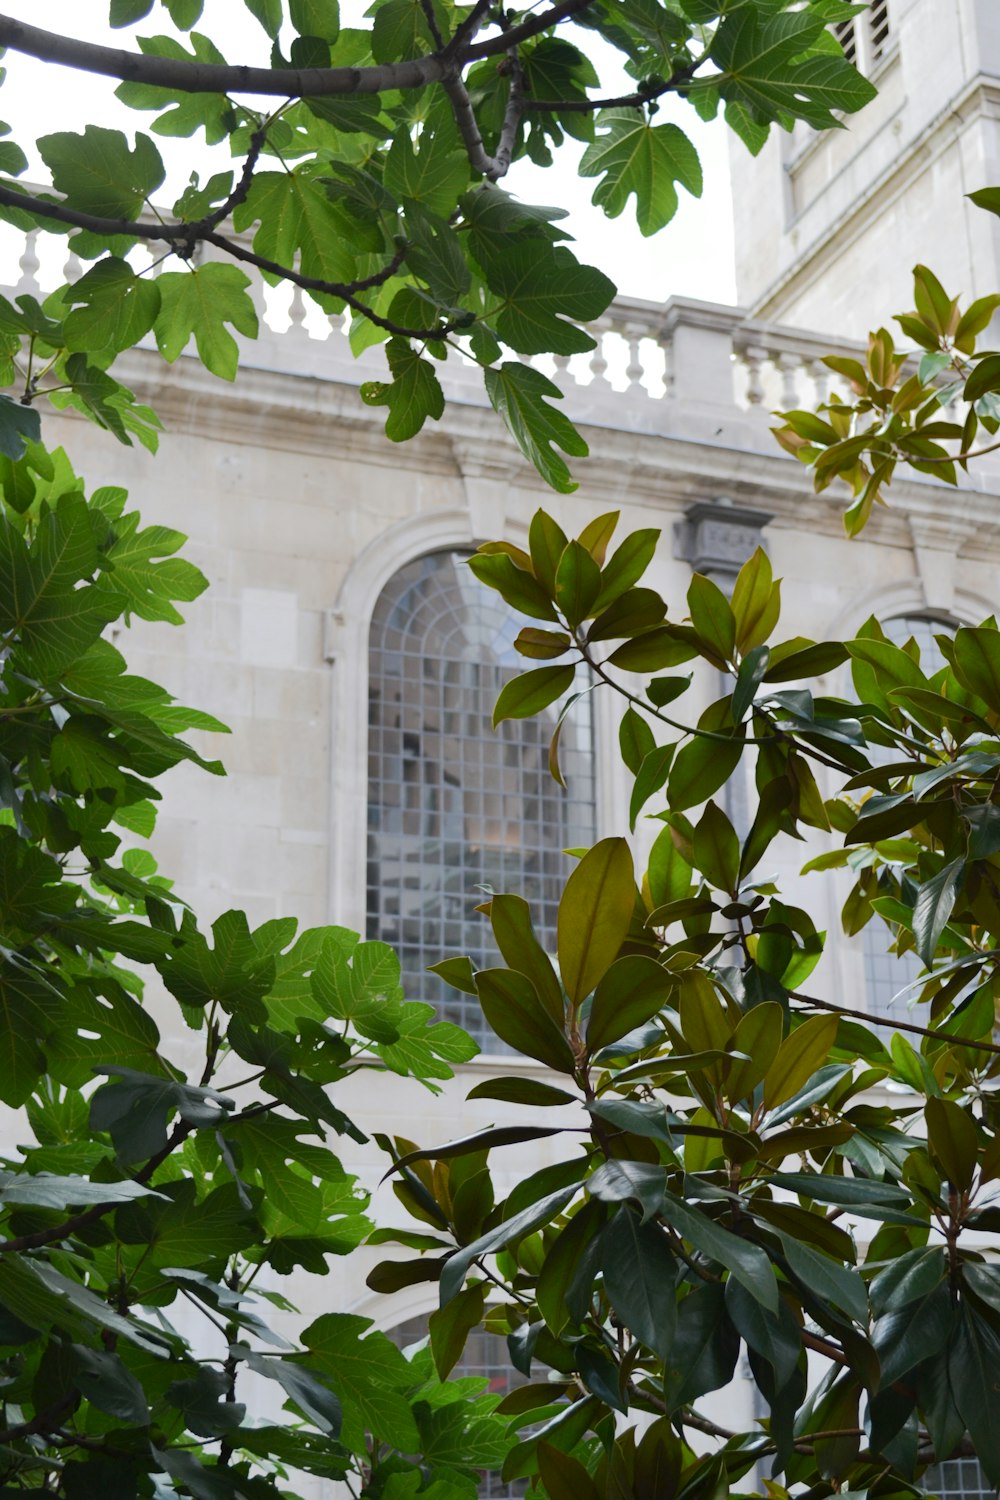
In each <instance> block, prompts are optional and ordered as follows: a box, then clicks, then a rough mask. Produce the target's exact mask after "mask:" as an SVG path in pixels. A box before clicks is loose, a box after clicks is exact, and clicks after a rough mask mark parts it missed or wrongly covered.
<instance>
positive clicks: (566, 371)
mask: <svg viewBox="0 0 1000 1500" xmlns="http://www.w3.org/2000/svg"><path fill="white" fill-rule="evenodd" d="M553 361H554V363H555V367H556V369H555V375H556V385H557V386H559V388H560V390H561V389H562V388H563V387H564V386H565V385H566V384H567V382H568V381H570V380H575V379H576V376H575V375H574V374H573V372H572V370H571V369H570V367H569V355H568V354H555V355H553Z"/></svg>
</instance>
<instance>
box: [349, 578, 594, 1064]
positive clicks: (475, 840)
mask: <svg viewBox="0 0 1000 1500" xmlns="http://www.w3.org/2000/svg"><path fill="white" fill-rule="evenodd" d="M528 623H530V622H528V621H527V620H525V619H524V618H522V617H521V616H519V615H518V614H517V613H516V612H515V611H514V610H512V609H510V608H509V607H508V606H507V605H506V604H504V602H503V601H502V600H501V599H500V598H499V597H498V595H496V594H494V593H492V592H491V591H489V590H487V589H486V588H484V587H483V586H482V585H481V584H480V583H478V582H477V580H476V579H475V577H474V576H473V574H472V573H471V571H470V570H469V568H468V567H467V566H466V563H465V555H464V554H461V553H458V552H434V553H431V554H429V555H428V556H425V557H420V558H417V559H415V560H414V561H413V562H411V563H408V564H407V565H406V566H405V567H404V568H402V569H400V571H399V572H398V573H397V574H395V576H394V577H393V578H392V579H391V580H390V582H389V583H388V585H387V586H386V588H385V589H384V590H383V592H382V595H381V597H380V598H379V601H378V604H377V606H376V609H375V614H374V617H373V619H372V626H371V635H370V644H369V698H368V725H369V741H368V875H367V886H368V890H367V903H368V936H369V937H370V938H379V939H381V940H382V941H383V942H386V943H389V944H390V945H391V946H392V947H393V948H395V950H396V952H397V953H398V954H399V957H400V960H401V963H402V966H403V983H404V986H405V988H406V993H407V996H408V997H409V998H410V999H420V1000H427V1001H430V1002H431V1003H432V1004H434V1005H435V1006H436V1007H437V1009H438V1012H439V1014H440V1015H441V1016H442V1018H443V1019H445V1020H449V1021H455V1022H457V1023H458V1024H459V1025H461V1026H464V1027H465V1028H466V1030H468V1031H471V1032H472V1033H473V1035H477V1036H479V1037H481V1038H483V1037H487V1036H488V1037H490V1039H491V1046H492V1047H493V1049H494V1050H499V1044H497V1043H496V1042H495V1041H494V1040H493V1039H492V1033H489V1032H488V1031H487V1030H486V1028H485V1025H484V1022H483V1018H482V1015H481V1012H480V1010H479V1007H478V1004H477V1003H476V1001H475V999H473V998H472V997H466V996H464V995H460V994H458V993H457V992H456V991H454V990H452V989H449V988H448V987H447V986H446V985H444V984H443V983H442V981H441V980H439V979H438V977H437V976H436V975H434V974H429V973H428V972H427V969H428V965H430V964H434V963H437V962H438V961H439V960H441V959H443V958H446V957H451V956H454V955H456V954H463V953H468V954H469V955H470V956H471V957H472V961H473V963H474V964H475V966H476V967H477V968H482V967H489V966H492V965H494V964H496V963H498V962H499V959H498V955H497V953H496V949H495V948H494V946H493V942H492V936H491V932H490V927H489V923H488V921H487V920H486V919H485V918H484V917H483V916H482V915H481V914H480V913H478V912H477V911H476V906H477V905H478V904H479V903H480V902H481V901H482V900H483V887H486V888H488V889H490V888H491V889H493V890H496V891H506V892H512V893H514V894H516V895H519V896H523V897H524V899H525V900H526V901H528V902H530V904H531V907H532V911H533V913H534V918H535V923H536V928H537V930H538V933H539V938H540V940H541V942H542V944H543V945H544V946H545V947H546V948H547V949H548V951H550V952H554V951H555V927H556V912H557V908H558V901H559V895H560V892H561V890H562V886H563V883H564V881H565V879H566V876H567V874H568V873H569V870H570V867H571V866H570V862H569V861H568V860H567V858H566V856H565V855H564V853H563V852H562V851H563V850H564V849H568V848H576V847H580V846H588V845H590V844H592V843H593V842H594V840H595V837H596V833H595V821H596V818H595V788H594V757H593V732H592V727H591V720H590V715H589V703H590V699H589V697H584V698H582V699H581V700H580V701H579V702H578V703H577V704H576V705H575V707H574V709H573V712H572V713H571V715H570V716H569V718H568V719H567V720H566V723H565V726H564V729H563V734H562V742H561V748H560V763H561V766H562V770H563V774H564V777H565V780H566V782H567V786H568V790H563V789H562V788H561V787H560V786H558V784H557V783H556V782H555V781H554V780H553V778H552V776H551V774H550V772H549V769H548V746H549V740H550V739H551V736H552V732H553V729H554V728H555V723H556V718H557V713H558V707H557V706H555V705H554V706H553V707H552V708H550V709H548V710H546V711H545V712H544V713H541V714H539V715H537V716H536V717H534V718H530V719H515V720H509V721H507V722H505V723H503V724H501V725H500V726H499V729H498V730H497V731H494V730H493V728H492V715H493V705H494V703H495V702H496V698H497V695H498V694H499V692H500V689H501V688H502V687H503V685H504V683H506V682H508V681H509V680H510V678H511V677H513V676H515V675H516V674H517V673H519V672H521V671H523V670H524V667H525V662H524V659H523V658H522V657H520V656H518V654H517V653H516V652H515V650H514V646H513V642H514V638H515V637H516V635H517V633H518V631H519V630H520V629H521V628H522V626H523V625H525V624H528Z"/></svg>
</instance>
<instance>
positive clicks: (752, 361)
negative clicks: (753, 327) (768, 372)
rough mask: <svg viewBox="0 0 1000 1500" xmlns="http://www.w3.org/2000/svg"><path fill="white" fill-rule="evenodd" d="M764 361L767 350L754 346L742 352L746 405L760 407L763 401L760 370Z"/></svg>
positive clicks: (762, 384)
mask: <svg viewBox="0 0 1000 1500" xmlns="http://www.w3.org/2000/svg"><path fill="white" fill-rule="evenodd" d="M766 359H767V350H766V349H761V348H759V347H758V346H757V345H755V344H753V345H751V346H750V348H748V349H747V350H746V351H745V352H744V355H743V363H744V364H745V365H746V367H747V404H748V405H749V406H760V405H761V403H762V402H763V400H764V381H763V378H762V376H761V370H762V368H763V366H764V362H765V360H766Z"/></svg>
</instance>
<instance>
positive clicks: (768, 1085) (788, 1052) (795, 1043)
mask: <svg viewBox="0 0 1000 1500" xmlns="http://www.w3.org/2000/svg"><path fill="white" fill-rule="evenodd" d="M837 1026H838V1020H837V1017H836V1016H835V1015H829V1016H811V1017H810V1018H809V1019H808V1020H807V1021H802V1022H801V1023H800V1024H799V1025H798V1026H797V1027H796V1028H795V1030H794V1031H793V1032H792V1033H791V1035H790V1036H787V1037H786V1038H785V1040H784V1041H783V1042H782V1044H781V1046H780V1047H779V1048H778V1053H777V1056H776V1057H775V1059H774V1062H773V1063H772V1064H771V1066H770V1067H769V1068H768V1070H767V1075H766V1077H765V1079H764V1105H765V1107H766V1108H767V1109H773V1108H775V1106H776V1105H778V1104H784V1102H785V1100H786V1099H791V1097H792V1096H793V1094H797V1093H798V1091H799V1089H801V1088H802V1087H803V1085H804V1084H805V1083H807V1082H808V1080H809V1079H810V1078H811V1077H812V1076H813V1074H814V1073H816V1072H817V1071H818V1069H819V1068H820V1066H821V1065H822V1064H823V1063H824V1062H826V1060H827V1057H828V1055H829V1052H830V1048H831V1047H832V1046H833V1039H834V1037H835V1036H836V1035H837Z"/></svg>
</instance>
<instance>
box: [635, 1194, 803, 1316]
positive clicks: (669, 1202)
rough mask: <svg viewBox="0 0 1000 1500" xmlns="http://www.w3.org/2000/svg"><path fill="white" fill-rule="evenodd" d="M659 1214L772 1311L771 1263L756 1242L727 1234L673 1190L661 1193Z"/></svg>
mask: <svg viewBox="0 0 1000 1500" xmlns="http://www.w3.org/2000/svg"><path fill="white" fill-rule="evenodd" d="M663 1217H664V1218H665V1219H666V1221H667V1223H668V1224H670V1225H672V1226H673V1228H674V1229H676V1230H677V1231H678V1233H679V1234H681V1235H683V1237H684V1239H686V1240H689V1241H690V1242H691V1244H692V1245H694V1247H695V1249H696V1250H699V1251H701V1253H702V1254H703V1255H707V1256H709V1257H710V1259H712V1260H715V1261H718V1262H719V1264H720V1265H723V1266H725V1267H726V1268H727V1269H728V1270H729V1271H730V1273H731V1276H730V1279H731V1280H733V1281H737V1282H739V1283H740V1285H741V1287H742V1288H743V1289H744V1290H745V1291H746V1292H748V1293H749V1295H750V1297H751V1298H752V1299H753V1301H754V1302H755V1303H757V1304H758V1305H759V1306H760V1308H762V1309H763V1310H764V1311H765V1312H766V1313H768V1314H771V1315H773V1314H774V1312H775V1309H777V1307H778V1305H779V1300H780V1299H779V1297H778V1292H777V1284H776V1282H775V1277H774V1271H773V1270H772V1268H771V1264H770V1262H769V1261H768V1258H767V1256H766V1255H765V1253H764V1251H763V1250H762V1249H761V1248H760V1246H759V1245H753V1244H750V1243H749V1242H748V1241H747V1240H744V1239H740V1238H739V1237H738V1236H737V1235H735V1234H732V1233H730V1231H729V1230H728V1229H724V1228H722V1226H721V1225H719V1224H716V1223H715V1221H714V1219H710V1218H709V1217H708V1216H707V1214H704V1213H702V1212H701V1211H700V1210H699V1209H697V1208H693V1207H692V1206H691V1205H690V1204H688V1203H685V1202H684V1201H683V1200H682V1199H681V1198H679V1197H678V1196H677V1195H676V1194H675V1193H671V1192H666V1193H664V1197H663Z"/></svg>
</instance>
